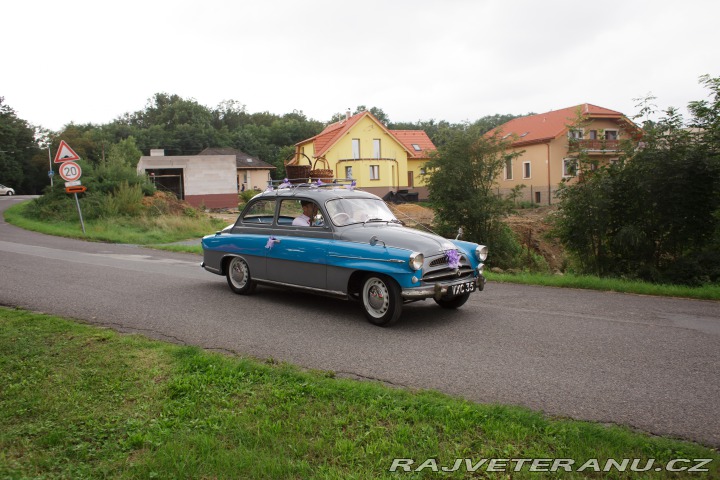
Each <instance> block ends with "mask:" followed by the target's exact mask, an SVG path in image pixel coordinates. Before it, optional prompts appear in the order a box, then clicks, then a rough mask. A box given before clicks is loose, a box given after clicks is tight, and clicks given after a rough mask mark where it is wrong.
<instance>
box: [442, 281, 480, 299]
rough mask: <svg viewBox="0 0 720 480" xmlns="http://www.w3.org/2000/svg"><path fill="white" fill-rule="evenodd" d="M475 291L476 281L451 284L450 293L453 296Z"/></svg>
mask: <svg viewBox="0 0 720 480" xmlns="http://www.w3.org/2000/svg"><path fill="white" fill-rule="evenodd" d="M474 291H475V282H465V283H458V284H457V285H451V286H450V289H449V292H448V293H449V294H450V295H452V296H455V295H462V294H464V293H470V292H474Z"/></svg>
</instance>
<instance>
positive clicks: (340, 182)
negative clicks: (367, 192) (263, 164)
mask: <svg viewBox="0 0 720 480" xmlns="http://www.w3.org/2000/svg"><path fill="white" fill-rule="evenodd" d="M309 180H311V179H307V178H284V179H283V180H268V182H267V183H268V185H267V188H266V189H265V191H266V192H267V191H272V190H283V189H286V188H287V189H295V188H333V187H335V188H336V187H345V188H346V189H348V190H354V189H355V185H356V182H355V180H353V179H352V178H335V179H333V181H332V182H323V181H322V180H315V181H312V182H311V181H309Z"/></svg>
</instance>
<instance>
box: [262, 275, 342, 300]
mask: <svg viewBox="0 0 720 480" xmlns="http://www.w3.org/2000/svg"><path fill="white" fill-rule="evenodd" d="M254 280H255V281H256V282H257V283H261V284H265V285H275V286H278V287H287V288H292V289H295V290H307V291H309V292H313V293H318V294H324V295H331V296H333V297H341V298H346V297H347V293H345V292H339V291H337V290H325V289H323V288H315V287H303V286H302V285H295V284H292V283H283V282H275V281H273V280H262V279H259V278H256V279H254Z"/></svg>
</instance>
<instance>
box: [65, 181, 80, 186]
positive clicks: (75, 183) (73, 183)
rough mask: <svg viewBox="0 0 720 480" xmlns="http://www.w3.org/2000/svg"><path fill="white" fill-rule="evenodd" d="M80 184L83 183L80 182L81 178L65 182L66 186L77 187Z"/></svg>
mask: <svg viewBox="0 0 720 480" xmlns="http://www.w3.org/2000/svg"><path fill="white" fill-rule="evenodd" d="M78 185H82V182H80V180H75V181H73V182H65V186H66V187H77V186H78Z"/></svg>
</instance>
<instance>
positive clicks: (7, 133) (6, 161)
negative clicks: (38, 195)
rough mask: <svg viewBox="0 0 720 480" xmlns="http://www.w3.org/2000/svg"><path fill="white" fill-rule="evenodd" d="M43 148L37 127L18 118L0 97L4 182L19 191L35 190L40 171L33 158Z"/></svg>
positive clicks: (0, 174) (0, 169)
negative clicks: (38, 141) (37, 134)
mask: <svg viewBox="0 0 720 480" xmlns="http://www.w3.org/2000/svg"><path fill="white" fill-rule="evenodd" d="M39 151H40V148H39V146H38V144H37V142H36V141H35V127H33V126H31V125H30V124H29V123H28V122H27V121H25V120H22V119H20V118H18V116H17V114H16V113H15V110H13V109H12V108H11V107H10V106H9V105H6V104H5V98H4V97H0V182H1V183H3V184H5V185H8V186H11V187H13V188H14V189H15V190H16V191H17V192H23V193H35V181H34V180H35V178H34V177H35V176H36V175H37V173H38V172H37V171H36V169H35V168H34V165H35V164H34V163H33V162H32V159H33V157H34V156H35V155H36V154H37V153H39ZM46 172H47V170H46ZM45 179H47V176H45Z"/></svg>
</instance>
